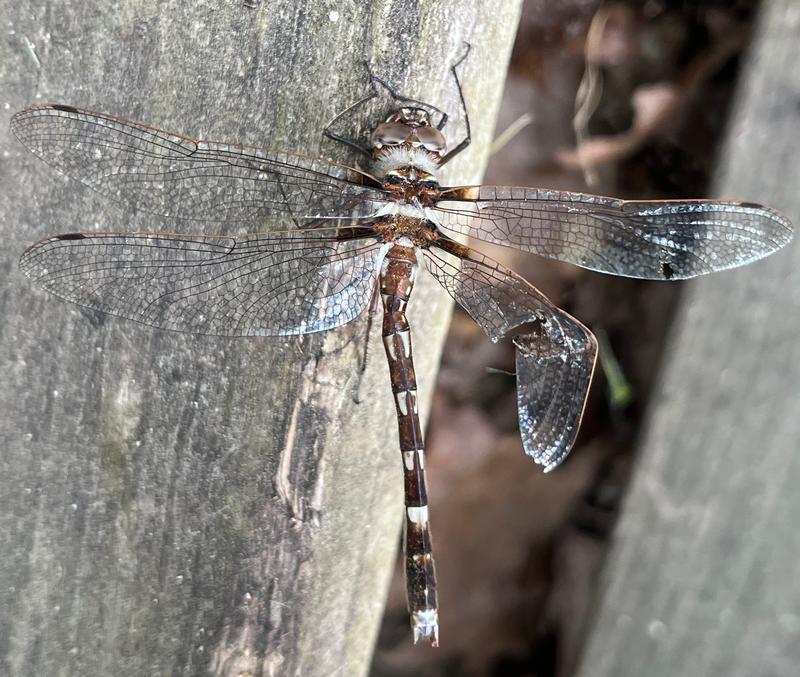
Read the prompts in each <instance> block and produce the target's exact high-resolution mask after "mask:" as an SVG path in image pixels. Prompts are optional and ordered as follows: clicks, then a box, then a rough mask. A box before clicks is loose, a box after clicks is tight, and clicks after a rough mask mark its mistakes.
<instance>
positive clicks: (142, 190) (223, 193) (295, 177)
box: [11, 104, 385, 230]
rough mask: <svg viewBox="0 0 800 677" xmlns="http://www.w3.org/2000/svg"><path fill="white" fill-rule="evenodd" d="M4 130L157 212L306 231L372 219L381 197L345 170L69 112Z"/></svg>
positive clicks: (33, 117)
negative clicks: (315, 225) (274, 218)
mask: <svg viewBox="0 0 800 677" xmlns="http://www.w3.org/2000/svg"><path fill="white" fill-rule="evenodd" d="M11 129H12V130H13V132H14V134H15V135H16V136H17V138H18V139H19V140H20V141H21V142H22V143H23V144H24V145H25V146H26V147H27V148H28V149H29V150H30V151H31V152H33V153H34V154H35V155H37V156H38V157H39V158H41V159H42V160H44V161H45V162H46V163H48V164H49V165H51V166H52V167H54V168H55V169H57V170H58V171H60V172H62V173H64V174H66V175H67V176H70V177H72V178H73V179H76V180H78V181H80V182H82V183H84V184H86V185H87V186H89V187H90V188H93V189H94V190H96V191H97V192H99V193H101V194H102V195H105V196H107V197H110V198H112V199H114V200H117V201H119V202H122V203H124V204H127V205H130V206H132V207H135V208H137V209H141V210H143V211H145V212H148V213H151V214H157V215H160V216H168V217H174V218H181V219H187V220H191V221H216V222H225V223H227V224H234V225H236V224H240V225H251V226H258V229H259V230H263V229H264V224H263V219H264V217H265V216H267V215H270V214H286V215H288V216H290V217H292V218H293V219H294V220H295V223H296V225H298V226H307V225H308V222H309V221H311V222H313V221H314V220H315V219H320V218H331V217H337V216H341V217H350V216H356V217H363V216H367V215H371V214H373V213H374V212H375V211H377V209H378V208H379V207H380V205H381V204H382V203H383V201H384V199H385V195H384V193H383V191H381V190H379V189H376V188H371V187H369V186H365V185H359V183H360V181H361V178H362V176H363V175H361V174H360V173H359V172H357V171H356V170H354V169H351V168H349V167H345V166H343V165H337V164H333V163H329V162H325V161H324V160H321V159H318V158H308V157H305V156H302V155H294V154H292V153H287V152H284V151H278V150H271V149H267V148H252V147H248V146H237V145H232V144H225V143H216V142H211V141H197V140H194V139H190V138H187V137H184V136H179V135H177V134H172V133H170V132H164V131H161V130H158V129H155V128H153V127H148V126H147V125H143V124H140V123H138V122H131V121H129V120H124V119H121V118H115V117H112V116H110V115H104V114H102V113H94V112H92V111H88V110H82V109H79V108H73V107H70V106H62V105H54V104H45V105H41V106H34V107H32V108H28V109H27V110H24V111H21V112H19V113H17V114H16V115H14V116H13V118H12V119H11ZM286 224H288V226H287V225H286ZM323 225H324V226H331V225H341V224H340V223H333V224H332V223H331V221H327V222H326V223H324V224H323ZM284 227H291V221H290V220H287V221H285V222H284V224H283V225H282V226H281V228H284Z"/></svg>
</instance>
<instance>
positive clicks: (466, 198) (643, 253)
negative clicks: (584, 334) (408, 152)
mask: <svg viewBox="0 0 800 677" xmlns="http://www.w3.org/2000/svg"><path fill="white" fill-rule="evenodd" d="M435 210H436V213H437V217H438V219H439V221H440V223H441V225H442V227H443V228H444V229H445V230H447V231H449V232H451V233H458V234H462V235H468V236H470V237H474V238H476V239H478V240H484V241H486V242H491V243H494V244H500V245H507V246H511V247H515V248H517V249H521V250H523V251H528V252H532V253H534V254H539V255H541V256H546V257H548V258H553V259H558V260H559V261H566V262H567V263H573V264H575V265H578V266H582V267H584V268H589V269H591V270H597V271H600V272H603V273H613V274H615V275H623V276H627V277H638V278H645V279H652V280H664V279H676V280H677V279H685V278H689V277H695V276H697V275H704V274H706V273H710V272H713V271H717V270H725V269H727V268H734V267H736V266H741V265H743V264H745V263H749V262H751V261H755V260H757V259H760V258H763V257H764V256H767V255H769V254H771V253H773V252H774V251H776V250H778V249H780V248H781V247H783V246H784V245H785V244H786V243H788V242H789V241H790V240H791V238H792V227H791V224H790V223H789V221H788V220H787V219H786V218H785V217H784V216H783V215H782V214H780V213H779V212H777V211H775V210H773V209H770V208H768V207H763V206H761V205H757V204H752V203H741V202H719V201H712V200H694V201H686V202H680V201H655V202H635V201H625V200H616V199H613V198H608V197H601V196H597V195H586V194H583V193H569V192H562V191H555V190H545V189H538V188H512V187H507V186H474V187H462V188H450V189H443V199H442V201H441V202H439V203H438V204H437V206H436V208H435Z"/></svg>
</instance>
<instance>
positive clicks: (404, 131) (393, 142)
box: [372, 122, 412, 148]
mask: <svg viewBox="0 0 800 677" xmlns="http://www.w3.org/2000/svg"><path fill="white" fill-rule="evenodd" d="M411 132H412V129H411V127H409V126H408V125H404V124H403V123H402V122H384V123H383V124H380V125H378V126H377V127H376V128H375V131H374V132H373V133H372V145H373V146H375V147H376V148H380V147H381V146H397V145H400V144H401V143H405V142H406V140H407V139H408V137H409V136H411Z"/></svg>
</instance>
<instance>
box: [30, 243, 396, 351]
mask: <svg viewBox="0 0 800 677" xmlns="http://www.w3.org/2000/svg"><path fill="white" fill-rule="evenodd" d="M317 233H318V231H314V234H317ZM381 256H382V249H381V246H380V245H379V244H377V243H375V242H371V241H367V240H349V241H344V242H340V241H336V240H333V239H330V238H326V237H324V236H322V235H319V236H317V237H313V236H311V234H310V233H304V234H303V236H298V235H297V234H295V235H294V236H292V235H291V234H286V235H282V236H266V235H243V236H239V237H235V238H234V237H205V236H202V235H161V234H153V233H133V234H130V235H124V234H116V233H84V234H80V233H77V234H72V235H58V236H55V237H50V238H47V239H45V240H42V241H41V242H39V243H37V244H35V245H33V246H32V247H30V248H29V249H28V250H27V251H26V252H25V253H24V254H23V255H22V257H21V258H20V268H21V269H22V271H23V272H24V273H25V274H26V275H27V276H28V277H30V278H31V279H33V280H34V281H35V282H36V283H38V284H39V285H40V286H42V287H43V288H44V289H46V290H47V291H49V292H52V293H53V294H55V295H56V296H60V297H61V298H63V299H66V300H68V301H72V302H74V303H77V304H78V305H81V306H85V307H87V308H92V309H94V310H99V311H101V312H104V313H109V314H111V315H118V316H120V317H125V318H129V319H131V320H135V321H137V322H141V323H143V324H148V325H152V326H155V327H161V328H163V329H171V330H175V331H183V332H191V333H195V334H207V335H217V336H281V335H291V334H307V333H311V332H316V331H322V330H325V329H331V328H333V327H338V326H340V325H343V324H346V323H347V322H349V321H350V320H352V319H354V318H355V317H357V316H358V315H359V313H361V311H362V310H363V309H364V306H365V305H366V304H367V303H368V302H369V298H370V295H371V293H372V288H373V286H374V284H375V278H376V275H377V270H378V267H379V265H380V258H381Z"/></svg>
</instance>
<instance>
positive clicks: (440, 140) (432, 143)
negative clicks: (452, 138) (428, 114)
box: [414, 127, 447, 153]
mask: <svg viewBox="0 0 800 677" xmlns="http://www.w3.org/2000/svg"><path fill="white" fill-rule="evenodd" d="M414 131H415V132H416V135H417V138H418V139H419V142H420V143H421V144H422V145H423V146H424V147H425V150H429V151H431V152H432V153H442V152H444V149H445V147H446V146H447V142H446V141H445V139H444V134H442V133H441V132H440V131H439V130H438V129H436V127H417V128H416V129H415V130H414Z"/></svg>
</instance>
